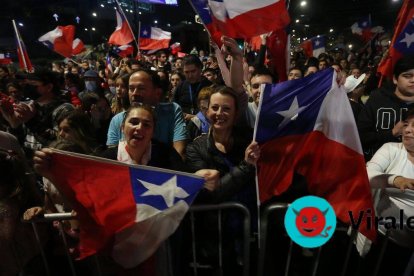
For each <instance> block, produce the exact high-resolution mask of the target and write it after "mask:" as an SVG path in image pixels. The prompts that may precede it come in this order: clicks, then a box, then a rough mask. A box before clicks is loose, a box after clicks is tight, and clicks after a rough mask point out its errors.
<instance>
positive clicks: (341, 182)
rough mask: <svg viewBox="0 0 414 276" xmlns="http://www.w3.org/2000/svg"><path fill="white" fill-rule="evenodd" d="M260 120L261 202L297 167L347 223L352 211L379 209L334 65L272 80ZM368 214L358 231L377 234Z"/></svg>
mask: <svg viewBox="0 0 414 276" xmlns="http://www.w3.org/2000/svg"><path fill="white" fill-rule="evenodd" d="M256 124H257V126H256V128H255V131H256V134H255V139H256V141H257V142H258V143H259V145H260V148H261V154H260V159H259V160H258V164H257V176H258V187H259V195H260V200H261V202H264V201H266V200H268V199H269V198H271V197H272V196H274V195H280V194H282V193H283V192H285V191H286V190H287V189H288V188H289V186H290V185H291V183H292V178H293V174H294V172H297V173H298V174H300V175H303V176H304V177H305V178H306V181H307V185H308V186H307V187H308V191H309V192H310V193H311V194H313V195H317V196H320V197H323V198H325V199H326V200H327V201H328V202H329V203H330V204H331V205H332V206H333V208H334V210H335V213H336V216H337V217H338V218H339V219H340V220H341V221H343V222H345V223H349V224H350V216H349V213H348V212H349V211H352V213H353V214H357V216H358V215H359V211H366V210H368V209H370V210H374V208H373V201H372V196H371V189H370V185H369V181H368V176H367V172H366V169H365V161H364V157H363V154H362V148H361V144H360V140H359V136H358V131H357V128H356V125H355V120H354V117H353V114H352V109H351V106H350V104H349V100H348V98H347V96H346V92H345V90H344V89H343V87H339V86H338V83H337V81H336V73H335V72H334V70H333V69H328V70H323V71H320V72H318V73H315V74H312V75H310V76H307V77H305V78H302V79H298V80H292V81H286V82H282V83H278V84H274V85H266V86H265V88H264V91H263V93H261V100H260V105H259V110H258V120H257V122H256ZM364 213H366V212H364ZM372 216H374V215H372ZM354 217H355V215H354ZM367 219H368V218H365V217H364V218H363V220H362V223H361V225H360V227H359V229H358V231H360V232H361V233H362V234H363V235H365V236H366V237H368V238H369V239H371V240H373V239H375V237H376V232H375V229H373V228H374V227H372V229H368V227H367V223H366V221H367Z"/></svg>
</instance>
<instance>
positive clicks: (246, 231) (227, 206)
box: [25, 203, 250, 276]
mask: <svg viewBox="0 0 414 276" xmlns="http://www.w3.org/2000/svg"><path fill="white" fill-rule="evenodd" d="M227 210H235V211H238V212H239V213H240V214H241V215H242V219H243V276H248V275H249V269H250V266H249V265H250V212H249V211H248V209H247V208H246V207H245V206H244V205H242V204H239V203H223V204H219V205H196V206H192V207H190V210H189V215H190V220H191V233H192V241H191V247H192V266H193V271H194V275H195V276H197V275H198V269H199V268H200V267H199V266H198V265H197V254H196V247H197V244H196V235H197V233H196V232H195V227H194V214H195V213H200V212H217V213H218V226H219V227H218V229H217V231H218V235H219V243H218V245H217V248H218V252H219V254H218V263H219V269H222V268H223V258H222V257H223V255H222V253H223V250H222V212H223V211H227ZM71 219H74V217H73V216H72V214H71V213H56V214H45V215H44V216H43V217H38V218H35V219H33V220H31V221H25V222H27V223H31V225H32V227H33V231H34V234H35V237H36V240H37V243H38V245H39V249H40V254H41V257H42V261H43V264H44V267H45V274H46V275H48V276H49V275H51V269H50V266H49V262H48V259H47V255H46V253H45V251H44V248H43V246H42V242H41V240H40V235H39V231H38V227H37V223H51V222H53V221H59V222H62V221H65V220H71ZM59 235H60V236H61V238H62V243H63V246H64V250H65V255H66V259H67V262H68V264H69V267H70V272H71V275H73V276H76V275H77V274H76V270H75V265H74V261H73V258H72V257H71V255H70V252H69V247H68V242H67V239H66V235H65V233H64V230H63V227H62V223H60V224H59ZM92 258H93V262H94V263H95V266H96V272H97V273H96V275H103V274H102V271H101V267H100V265H99V261H98V258H97V256H96V255H95V256H93V257H92ZM168 261H169V262H171V260H168ZM170 267H171V266H170Z"/></svg>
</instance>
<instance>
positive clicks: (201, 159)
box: [186, 128, 255, 203]
mask: <svg viewBox="0 0 414 276" xmlns="http://www.w3.org/2000/svg"><path fill="white" fill-rule="evenodd" d="M233 138H234V143H233V147H232V150H231V151H230V152H229V153H227V154H224V153H221V152H220V151H219V150H218V149H217V148H216V146H215V144H214V139H213V136H212V135H208V134H203V135H201V136H199V137H198V138H196V139H195V140H194V141H193V142H192V143H191V144H189V145H188V146H187V151H186V164H187V167H188V169H189V170H190V171H191V172H195V171H197V170H200V169H215V170H218V171H219V172H220V176H221V184H220V186H219V188H218V189H216V190H215V191H208V190H207V189H203V190H202V191H200V193H199V195H198V197H197V199H196V202H197V203H220V202H223V201H227V200H231V199H232V198H233V197H234V196H235V195H236V194H238V193H239V192H241V191H242V190H243V189H244V188H246V187H247V186H248V185H254V175H255V169H254V166H252V165H249V164H248V163H246V162H245V161H244V152H245V150H246V147H247V146H248V145H249V144H250V142H251V141H252V136H251V132H250V131H248V130H245V129H237V128H234V130H233ZM251 196H253V197H254V195H251Z"/></svg>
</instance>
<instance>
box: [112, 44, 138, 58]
mask: <svg viewBox="0 0 414 276" xmlns="http://www.w3.org/2000/svg"><path fill="white" fill-rule="evenodd" d="M115 53H116V54H117V55H118V56H120V57H127V56H130V55H132V54H133V53H134V47H132V46H131V45H122V46H119V47H116V48H115Z"/></svg>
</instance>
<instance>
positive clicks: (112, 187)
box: [50, 150, 204, 268]
mask: <svg viewBox="0 0 414 276" xmlns="http://www.w3.org/2000/svg"><path fill="white" fill-rule="evenodd" d="M53 151H54V153H53V154H52V162H51V164H53V165H52V167H51V175H52V176H51V177H50V178H51V180H52V179H53V183H54V184H55V185H56V187H57V188H58V189H59V191H60V192H61V193H62V194H63V195H64V196H65V198H66V199H67V200H68V201H69V202H70V203H71V205H72V208H74V210H75V211H76V212H77V216H78V217H77V218H78V219H79V221H80V230H81V232H80V248H79V249H80V258H85V257H87V256H90V255H93V254H95V253H97V252H103V251H105V252H109V253H110V255H111V256H112V258H113V259H114V260H115V261H116V262H117V263H119V264H120V265H122V266H123V267H124V268H132V267H135V266H137V265H138V264H140V263H142V262H143V261H145V260H146V259H148V258H149V257H150V256H151V255H152V254H153V253H154V252H155V251H156V250H157V248H158V246H159V245H160V244H161V242H163V241H164V240H166V239H167V238H168V236H170V235H171V234H172V233H174V231H175V230H176V229H177V227H178V225H179V224H180V222H181V220H182V218H183V217H184V215H185V213H186V212H187V210H188V209H189V206H190V205H191V203H192V201H193V200H194V198H195V196H196V194H197V193H198V191H199V190H200V189H201V188H202V187H203V185H204V179H203V178H201V177H197V176H195V175H193V174H188V173H182V172H177V171H169V170H163V169H159V168H154V167H148V166H131V165H126V164H124V163H121V162H117V161H112V160H108V159H104V158H98V157H91V156H87V155H82V154H75V153H69V152H64V151H58V150H53Z"/></svg>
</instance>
